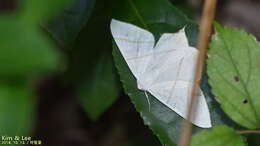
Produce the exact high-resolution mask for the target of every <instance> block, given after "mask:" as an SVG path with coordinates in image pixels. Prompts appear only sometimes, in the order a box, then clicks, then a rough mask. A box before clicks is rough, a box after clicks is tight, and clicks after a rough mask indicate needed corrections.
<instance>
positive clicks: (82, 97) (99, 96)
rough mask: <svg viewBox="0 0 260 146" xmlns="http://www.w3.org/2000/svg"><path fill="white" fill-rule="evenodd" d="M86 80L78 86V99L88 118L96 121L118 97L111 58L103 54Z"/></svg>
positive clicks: (107, 54) (118, 89)
mask: <svg viewBox="0 0 260 146" xmlns="http://www.w3.org/2000/svg"><path fill="white" fill-rule="evenodd" d="M97 60H98V62H97V63H96V65H95V67H94V68H93V69H92V73H88V79H87V80H85V82H81V83H80V85H79V86H78V90H77V93H78V97H79V101H80V104H81V105H82V107H83V108H84V110H85V112H86V113H87V114H88V117H89V118H91V119H92V120H94V121H95V120H97V119H98V118H99V117H100V116H101V114H103V113H104V112H105V111H106V109H107V108H108V107H110V105H111V104H113V103H114V101H115V100H116V99H117V98H118V97H119V91H120V88H119V87H118V84H117V83H118V82H117V79H116V75H115V72H114V68H113V61H112V56H111V55H110V54H109V53H107V52H105V53H104V54H103V55H101V56H99V58H98V59H97Z"/></svg>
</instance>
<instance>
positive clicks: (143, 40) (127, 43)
mask: <svg viewBox="0 0 260 146" xmlns="http://www.w3.org/2000/svg"><path fill="white" fill-rule="evenodd" d="M110 27H111V32H112V36H113V38H114V40H115V42H116V45H117V46H118V48H119V50H120V52H121V54H122V55H123V57H124V59H125V61H126V63H127V65H128V66H129V68H130V70H131V72H132V73H133V74H134V76H135V77H136V78H137V80H138V82H139V80H140V76H141V74H143V73H144V72H145V70H146V67H147V66H148V63H149V61H150V59H151V57H152V54H153V47H154V37H153V35H152V33H150V32H148V31H146V30H144V29H142V28H139V27H137V26H134V25H132V24H128V23H125V22H121V21H118V20H114V19H113V20H112V21H111V25H110Z"/></svg>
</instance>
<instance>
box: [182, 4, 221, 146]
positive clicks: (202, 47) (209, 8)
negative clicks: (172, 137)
mask: <svg viewBox="0 0 260 146" xmlns="http://www.w3.org/2000/svg"><path fill="white" fill-rule="evenodd" d="M216 3H217V0H204V7H203V14H202V20H201V26H200V35H199V42H198V47H197V48H198V50H199V55H198V58H197V64H196V70H195V75H194V82H193V87H192V93H191V100H190V103H189V104H188V107H187V109H188V115H187V120H184V121H183V124H182V132H181V135H180V139H179V144H178V146H188V145H189V143H190V137H191V131H192V125H191V123H190V121H191V116H192V110H193V104H194V102H195V99H196V96H195V95H196V94H197V91H198V88H199V84H200V78H201V75H202V70H203V66H204V62H205V58H206V53H207V47H208V40H209V37H210V33H211V29H212V22H213V19H214V16H215V9H216Z"/></svg>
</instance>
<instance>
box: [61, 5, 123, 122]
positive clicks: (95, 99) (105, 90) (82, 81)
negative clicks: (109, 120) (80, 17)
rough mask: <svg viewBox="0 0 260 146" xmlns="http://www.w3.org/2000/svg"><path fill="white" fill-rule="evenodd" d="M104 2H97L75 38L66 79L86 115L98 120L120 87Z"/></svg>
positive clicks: (116, 96) (115, 96)
mask: <svg viewBox="0 0 260 146" xmlns="http://www.w3.org/2000/svg"><path fill="white" fill-rule="evenodd" d="M104 6H105V3H104V2H102V1H98V2H97V4H96V6H95V9H94V10H93V16H95V17H90V19H89V20H88V23H87V24H86V26H85V27H84V28H83V29H82V31H81V32H80V34H79V36H78V39H76V41H75V43H74V46H73V49H71V54H70V55H71V58H70V62H69V70H68V72H67V76H66V77H67V79H68V80H69V81H71V82H72V84H73V85H74V86H75V87H76V94H77V95H78V98H79V101H80V103H81V105H82V107H83V108H84V110H85V111H86V113H87V115H88V117H89V118H90V119H92V120H97V119H98V118H99V117H100V116H101V115H102V114H103V112H104V111H105V110H106V109H107V108H109V107H110V106H111V105H112V104H113V103H114V101H115V100H116V99H117V98H118V97H119V93H120V91H121V88H120V87H118V85H119V84H118V78H117V76H116V72H115V67H114V66H113V62H112V55H111V51H112V42H111V38H110V31H109V23H110V19H109V18H108V15H107V14H108V13H107V11H106V10H105V9H104Z"/></svg>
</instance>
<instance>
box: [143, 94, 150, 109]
mask: <svg viewBox="0 0 260 146" xmlns="http://www.w3.org/2000/svg"><path fill="white" fill-rule="evenodd" d="M144 94H145V96H146V99H147V103H148V106H149V112H150V111H151V103H150V100H149V97H148V94H147V92H146V91H144Z"/></svg>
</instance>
